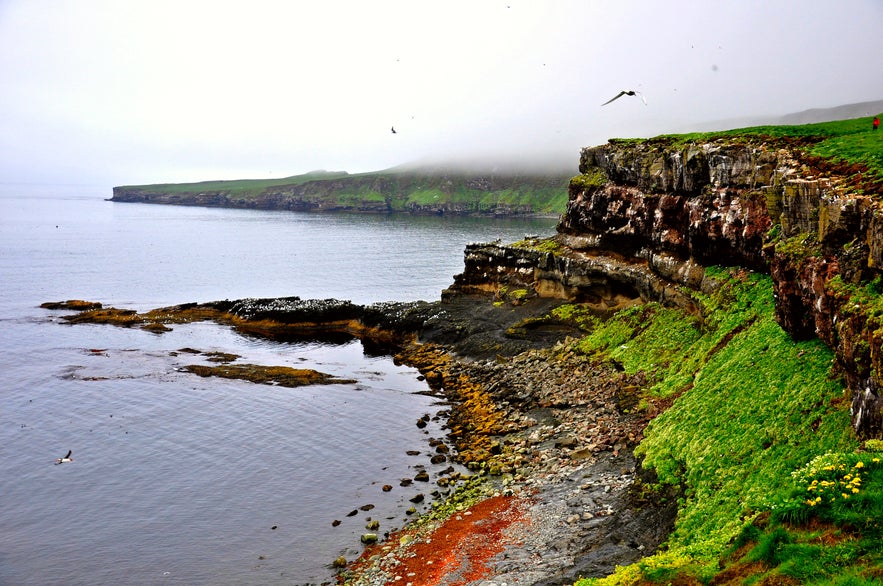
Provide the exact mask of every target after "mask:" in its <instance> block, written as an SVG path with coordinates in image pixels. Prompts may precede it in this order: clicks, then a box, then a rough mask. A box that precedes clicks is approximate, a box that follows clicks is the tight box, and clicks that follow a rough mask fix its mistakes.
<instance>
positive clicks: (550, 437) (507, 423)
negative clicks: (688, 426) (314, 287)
mask: <svg viewBox="0 0 883 586" xmlns="http://www.w3.org/2000/svg"><path fill="white" fill-rule="evenodd" d="M558 303H560V302H556V301H552V300H548V299H542V298H534V299H531V300H526V301H523V302H521V301H519V302H518V303H517V304H510V303H506V304H504V305H498V304H494V303H491V300H490V299H489V298H488V297H487V296H475V295H456V296H453V297H451V296H448V299H447V301H440V302H433V303H428V302H415V303H385V304H376V305H372V306H367V307H365V306H357V305H353V304H351V303H349V302H341V301H334V300H325V301H316V300H307V301H302V300H296V299H285V300H281V299H268V300H254V299H252V300H240V301H235V302H230V301H225V302H215V303H210V304H203V305H192V304H188V305H182V306H176V307H172V308H161V309H157V310H153V311H151V312H147V313H145V314H134V315H133V312H131V311H126V310H117V311H113V310H111V308H94V307H93V308H92V309H84V310H81V311H80V313H77V314H74V315H73V316H71V318H70V320H69V321H71V322H72V323H106V324H112V325H119V326H124V327H133V326H134V327H143V328H147V329H149V330H151V331H155V332H162V331H163V329H162V328H168V327H174V325H175V324H176V323H182V322H187V321H201V320H205V319H209V320H213V321H217V322H219V323H228V324H231V325H233V326H234V327H236V328H238V329H241V330H243V331H248V332H250V333H252V334H257V335H264V336H267V337H274V336H287V335H292V334H293V333H299V334H301V335H306V336H314V335H319V334H321V333H322V332H326V333H327V332H336V333H345V334H348V335H351V336H354V337H358V338H359V339H361V340H362V341H363V343H367V344H373V345H375V346H376V347H378V348H383V349H385V350H386V351H388V352H390V353H391V354H393V355H394V359H395V360H396V361H399V362H401V363H404V364H408V365H410V366H414V367H416V368H417V369H418V370H420V372H421V374H422V375H423V376H425V377H426V380H427V382H428V383H429V385H430V387H431V388H432V389H433V390H434V391H435V392H437V393H439V394H441V395H443V396H444V397H445V398H446V399H447V400H448V401H450V403H451V409H450V412H449V417H448V422H447V429H446V431H447V434H448V438H447V439H448V442H447V443H448V444H449V445H450V446H452V448H451V454H450V455H449V457H450V458H451V459H452V460H454V461H456V462H457V463H459V464H461V465H463V466H465V467H466V468H467V469H468V470H469V473H468V474H451V475H447V476H444V475H443V476H439V477H438V478H435V479H433V480H434V481H435V482H436V484H438V485H439V487H440V489H441V490H440V491H439V492H436V493H435V497H436V500H435V501H434V502H433V505H432V507H431V509H430V511H429V512H428V513H426V514H425V515H424V516H423V517H421V518H419V519H415V520H414V521H413V522H412V523H410V524H409V525H407V526H405V527H404V528H403V529H402V530H401V531H399V532H397V533H394V534H393V535H390V536H387V537H386V538H385V539H384V540H382V541H380V542H379V543H378V544H376V545H371V546H368V547H366V549H365V550H364V552H363V554H362V555H361V556H360V557H359V558H357V559H355V560H336V561H335V562H334V565H335V566H337V567H340V566H344V565H345V567H344V568H342V569H341V571H340V573H339V576H338V583H339V584H351V585H357V586H367V585H370V586H376V585H380V584H388V583H397V584H407V583H409V582H410V583H412V584H413V585H414V586H416V585H417V584H429V583H434V584H464V585H466V584H476V585H477V584H484V585H486V586H487V585H489V584H496V583H500V584H502V583H506V584H509V585H513V584H515V585H527V584H549V585H551V584H561V583H573V582H574V581H575V580H576V579H578V578H580V577H588V576H595V577H600V576H605V575H608V574H609V573H611V572H612V571H613V570H614V568H615V566H616V565H626V564H629V563H631V562H634V561H636V560H638V559H639V558H641V557H643V556H645V555H647V554H648V553H650V552H652V551H653V550H654V549H655V548H656V547H657V546H658V545H659V543H660V542H661V541H662V540H663V539H664V538H665V536H666V535H667V534H668V531H669V530H670V528H671V525H672V523H673V521H674V514H675V508H674V507H675V503H676V498H669V499H667V500H666V499H662V501H659V500H654V501H653V502H650V501H649V500H648V499H646V498H643V497H642V491H641V487H642V486H643V485H644V483H647V482H653V479H652V478H647V477H645V476H644V473H643V472H642V471H641V470H640V467H639V466H638V465H637V464H636V462H635V460H634V458H633V456H632V448H633V447H634V446H635V445H637V443H638V442H639V441H640V440H641V438H642V432H643V429H644V426H645V425H646V423H647V421H649V419H651V418H652V416H653V415H654V414H655V413H656V408H654V407H651V408H650V409H645V410H641V411H640V414H636V413H634V412H632V410H631V407H633V406H634V401H635V400H636V397H635V396H631V395H630V394H629V389H636V388H638V386H639V385H640V383H641V381H640V380H633V379H635V376H631V377H630V376H627V375H625V374H624V373H622V372H620V371H618V370H617V369H616V368H615V367H614V366H612V365H610V364H604V363H600V362H595V361H593V360H592V359H591V358H590V357H586V356H582V355H579V356H578V355H575V354H574V353H572V352H570V351H568V350H567V349H566V347H567V346H566V344H565V342H566V341H569V340H570V339H572V338H570V336H571V335H577V334H578V328H577V327H576V325H575V324H557V325H556V327H555V328H553V329H551V330H546V329H543V328H535V329H529V330H528V331H527V332H523V333H521V334H519V335H518V336H512V335H511V332H512V327H513V325H516V324H523V323H525V321H529V320H531V319H532V318H536V317H537V316H539V315H546V314H548V312H549V310H550V308H552V307H554V306H555V305H556V304H558ZM65 307H66V308H68V309H69V308H72V307H89V306H88V305H82V304H76V303H73V304H72V303H70V302H69V303H68V305H67V306H64V305H63V306H62V308H65ZM109 316H111V317H110V318H109ZM113 316H119V318H120V321H119V322H116V323H115V322H114V321H113ZM159 326H162V327H159ZM507 332H509V334H510V335H508V336H507V335H506V333H507ZM418 334H419V335H418ZM221 376H223V374H221ZM638 378H640V377H638ZM663 407H664V406H659V408H663ZM449 489H453V490H452V491H451V492H450V494H448V495H447V496H445V495H444V494H443V493H446V492H447V491H448V490H449ZM671 496H672V497H674V495H671ZM657 497H658V494H657ZM328 563H329V567H330V565H331V563H332V560H328ZM409 574H411V575H410V576H409ZM427 580H428V581H427ZM494 580H496V581H498V582H494Z"/></svg>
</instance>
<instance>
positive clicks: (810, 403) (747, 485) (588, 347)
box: [575, 269, 883, 585]
mask: <svg viewBox="0 0 883 586" xmlns="http://www.w3.org/2000/svg"><path fill="white" fill-rule="evenodd" d="M711 271H712V272H713V273H714V276H715V277H716V278H718V279H720V280H721V281H722V282H724V283H726V284H725V285H724V286H723V287H721V288H720V289H719V290H718V291H717V292H716V293H714V294H713V295H711V296H704V295H701V294H699V293H696V294H695V297H696V299H697V300H698V301H700V303H701V304H702V307H703V317H702V318H696V317H691V316H688V315H685V314H683V313H681V312H680V311H678V310H675V309H669V308H663V307H660V306H658V305H656V304H648V305H645V306H641V307H637V308H632V309H629V310H626V311H624V312H621V313H620V314H618V315H617V316H615V317H614V318H613V319H611V320H609V321H607V322H605V323H602V324H599V325H598V326H597V328H596V329H595V330H594V331H593V332H592V333H591V334H589V335H588V336H586V337H585V338H583V339H582V340H580V341H578V342H576V343H575V348H576V349H578V350H579V351H581V352H585V353H589V354H595V355H598V356H600V357H607V358H609V359H612V360H616V361H617V362H619V363H621V364H622V365H623V367H624V368H625V370H626V371H627V372H635V371H640V370H643V371H645V372H647V373H650V374H651V375H652V376H651V377H650V378H651V381H652V384H651V386H650V387H649V388H648V389H647V390H646V397H645V400H644V402H643V403H642V405H641V406H639V408H644V409H647V408H652V407H651V405H652V404H653V403H655V402H656V401H658V400H660V399H663V398H666V397H669V398H670V397H677V399H676V400H675V401H674V403H673V405H672V406H671V407H670V408H669V409H668V410H667V411H665V412H663V413H662V415H660V416H658V417H657V418H656V419H654V420H653V422H652V423H651V425H650V426H649V427H648V429H647V433H646V439H645V440H644V441H643V442H642V443H641V444H640V446H639V448H638V453H639V454H640V455H642V456H643V457H644V459H645V460H644V463H645V466H647V467H650V468H653V469H654V470H655V471H656V472H657V474H658V477H659V483H660V484H659V485H654V486H646V487H644V490H645V493H646V494H650V495H652V494H654V493H655V491H656V490H658V489H659V488H660V487H661V485H662V484H675V485H680V486H681V487H682V488H683V490H684V495H683V497H682V500H681V502H680V507H679V515H678V519H677V523H676V526H675V530H674V532H673V534H672V535H671V536H670V538H669V540H668V542H667V544H666V549H665V550H664V551H662V552H660V553H657V554H656V555H654V556H651V557H649V558H645V559H644V560H642V561H641V562H640V563H638V564H635V565H633V566H629V567H627V568H619V569H618V570H617V572H616V573H615V574H613V575H612V576H610V577H608V578H605V579H601V580H586V581H581V582H579V584H595V585H601V584H604V585H607V584H634V583H637V582H638V581H640V580H643V581H649V582H653V583H656V582H658V583H663V584H665V583H668V582H669V581H671V580H672V579H675V578H678V579H679V580H681V581H683V582H679V583H705V582H707V581H709V580H710V579H711V578H712V577H714V576H715V575H716V574H718V573H720V571H721V567H728V566H733V567H739V564H742V563H744V559H743V557H745V556H750V555H754V556H758V555H760V553H758V552H756V551H754V550H755V549H757V548H758V547H761V545H760V544H761V543H762V542H763V539H764V537H765V536H766V535H771V534H779V533H777V532H781V531H785V532H786V533H785V535H787V537H785V538H782V537H781V535H780V540H781V539H784V542H787V543H793V544H799V543H802V542H805V541H809V542H810V543H809V544H804V545H803V546H802V548H798V547H796V546H795V551H798V550H799V551H800V552H801V553H800V555H805V554H806V551H805V550H806V548H807V547H810V548H815V549H816V550H818V551H815V550H814V553H813V557H814V559H815V558H818V559H824V560H825V561H824V563H819V564H816V565H814V566H813V570H812V571H813V572H815V576H816V579H817V580H818V581H819V582H818V583H827V582H826V581H827V580H830V579H831V578H832V577H834V576H838V575H841V574H844V573H846V572H853V573H855V574H858V573H859V571H860V570H861V571H865V570H866V568H864V567H863V564H865V565H868V566H869V567H872V568H875V569H876V570H880V571H883V560H881V559H880V557H881V556H880V549H879V547H878V548H877V549H876V551H873V550H872V548H871V550H870V551H869V547H868V542H867V539H865V538H862V539H865V541H862V539H859V538H858V537H856V539H853V540H852V542H853V545H854V547H853V550H852V551H850V552H848V555H847V554H846V553H844V551H843V550H844V546H843V544H839V543H838V544H836V548H837V549H838V551H839V553H838V554H836V555H835V554H834V553H831V552H828V553H829V554H830V555H827V556H826V555H822V553H823V552H826V551H827V550H828V546H826V545H825V544H824V543H813V539H815V538H814V537H813V536H810V537H807V535H809V534H810V533H811V530H809V529H806V528H803V527H802V526H795V527H792V526H790V525H786V524H785V523H786V521H789V520H793V519H795V518H801V519H804V520H805V519H808V518H810V517H812V516H813V515H815V516H816V517H817V515H816V513H818V512H819V511H820V510H821V509H820V508H816V507H815V505H813V506H810V505H808V504H807V503H806V501H807V500H808V499H807V496H806V492H805V487H806V486H807V484H808V483H806V482H804V483H803V484H802V485H801V483H800V482H798V481H796V480H795V477H794V476H792V475H793V474H795V473H797V471H799V470H801V469H802V468H804V467H805V466H807V465H808V464H809V463H810V462H811V461H812V460H813V459H814V458H816V457H817V456H821V455H824V454H829V453H837V454H839V453H843V454H853V455H852V456H848V457H849V458H853V457H856V456H854V452H855V450H856V449H858V448H859V442H857V441H856V440H855V438H854V437H853V435H852V431H851V426H850V417H849V401H848V399H847V396H846V394H845V389H844V388H843V387H842V386H841V384H840V383H839V381H838V380H836V378H834V377H833V376H832V373H831V367H832V363H833V362H832V359H833V353H832V352H831V351H830V349H828V348H827V347H825V346H824V345H823V344H821V343H820V342H818V341H809V342H800V343H795V342H793V341H792V340H791V338H790V337H789V336H788V335H787V334H786V333H785V332H784V331H783V330H782V329H781V328H780V327H779V326H778V324H777V323H776V321H775V316H774V312H773V297H772V283H771V280H770V278H769V277H768V276H764V275H759V274H754V273H745V272H742V271H739V270H732V271H721V270H719V269H712V270H711ZM881 456H883V454H881ZM865 460H866V461H867V463H868V469H869V470H870V469H872V468H873V466H872V465H871V462H870V460H869V458H865ZM861 488H862V490H864V491H866V493H865V494H868V495H877V496H878V497H880V496H883V469H881V473H880V474H877V476H876V477H874V478H870V477H869V478H868V480H867V482H866V484H865V485H864V486H862V487H861ZM855 502H857V501H855ZM875 502H876V505H874V506H877V508H879V507H880V506H883V499H879V498H878V499H877V500H876V501H874V499H873V498H871V503H875ZM868 506H870V505H868ZM862 514H863V513H861V512H860V513H859V514H858V515H859V516H861V515H862ZM776 515H778V516H776ZM783 527H787V528H786V529H783ZM819 527H821V525H817V526H816V529H815V531H816V532H819V531H823V529H820V528H819ZM752 531H754V533H752ZM824 531H827V532H828V533H829V534H835V533H836V534H838V535H839V534H841V533H842V531H843V530H842V528H840V527H838V526H837V525H836V524H833V525H830V526H829V527H827V528H826V529H824ZM877 533H879V532H876V533H874V535H875V536H876V535H877ZM745 535H748V536H751V537H753V539H748V538H745V537H744V536H745ZM740 536H742V539H743V543H742V544H741V545H743V546H744V547H743V550H744V551H741V555H740V556H734V555H733V551H731V549H730V545H731V544H733V543H734V542H736V541H737V540H738V539H740ZM755 543H757V544H758V545H755ZM767 545H768V544H767ZM830 547H835V545H831V546H830ZM777 555H778V556H779V557H780V558H781V559H779V558H776V559H777V560H778V561H777V563H767V562H764V563H762V564H755V565H754V566H752V567H751V572H750V574H751V575H754V576H758V575H764V574H769V575H789V574H788V572H789V571H790V572H791V575H793V574H795V573H797V571H798V570H799V571H800V572H803V573H805V572H806V568H805V567H800V568H797V567H796V566H795V565H794V564H791V565H790V566H789V565H787V564H786V562H787V561H788V559H789V557H788V555H787V554H786V553H782V552H779V553H778V554H777ZM795 555H796V554H795ZM727 556H730V557H727ZM838 556H839V557H838ZM805 564H806V561H804V562H802V566H805ZM798 565H800V564H798ZM783 568H784V569H783ZM789 568H790V570H789ZM801 580H802V579H801ZM860 583H861V582H860Z"/></svg>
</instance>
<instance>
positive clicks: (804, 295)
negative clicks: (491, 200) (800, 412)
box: [448, 133, 883, 438]
mask: <svg viewBox="0 0 883 586" xmlns="http://www.w3.org/2000/svg"><path fill="white" fill-rule="evenodd" d="M868 134H870V133H868ZM874 137H876V136H874ZM877 138H878V137H877ZM822 140H823V137H813V136H810V137H797V138H794V137H781V136H780V137H773V136H765V135H763V134H758V135H740V136H733V137H727V136H719V137H716V138H703V139H702V140H692V139H690V138H689V136H687V137H661V138H658V139H651V140H646V141H632V140H628V141H625V140H611V141H610V142H609V143H608V144H605V145H600V146H595V147H590V148H585V149H583V150H582V152H581V156H580V166H579V169H580V175H579V176H577V177H574V178H573V179H572V180H571V183H570V187H569V200H568V203H567V208H566V212H565V214H564V215H563V217H562V219H561V221H560V223H559V225H558V235H557V236H555V237H554V238H552V239H550V240H548V241H535V242H527V241H526V242H522V243H515V244H514V245H512V246H500V245H487V244H478V245H471V246H470V247H468V248H467V250H466V270H465V271H464V272H463V273H462V274H461V275H458V276H457V277H456V279H455V283H454V285H453V286H452V287H451V289H450V290H449V291H448V295H450V294H451V293H452V292H465V293H482V292H490V291H495V290H499V289H500V287H506V288H509V289H512V288H523V289H524V290H526V291H528V292H529V294H531V295H536V296H540V297H558V298H563V299H570V300H575V301H579V302H583V303H589V304H590V305H592V306H594V307H595V308H596V309H597V310H598V311H603V312H612V311H615V310H617V309H620V308H622V307H625V306H627V305H629V304H634V303H641V302H646V301H658V302H662V303H663V304H667V305H677V306H680V307H682V308H686V309H691V307H692V308H693V309H694V310H696V311H698V309H696V308H695V307H693V303H692V301H691V297H690V295H687V294H684V288H685V287H686V288H688V289H692V290H708V289H710V288H713V287H714V282H713V281H712V280H710V279H708V278H707V277H706V276H705V275H706V271H705V268H706V267H710V266H741V267H744V268H747V269H750V270H752V271H757V272H762V273H767V274H769V275H771V276H772V279H773V283H774V285H773V287H774V296H775V307H776V317H777V320H778V322H779V324H780V325H781V326H782V328H783V329H784V330H785V331H787V332H788V333H789V334H790V335H791V336H792V337H793V338H794V339H795V340H802V339H808V338H811V337H816V336H817V337H818V338H820V339H821V340H822V341H823V342H824V343H825V344H826V345H828V346H829V347H830V348H832V349H833V350H834V352H835V355H836V363H837V367H838V370H839V372H840V374H842V376H843V378H844V380H845V382H846V384H847V386H848V388H849V389H850V391H851V393H852V417H853V425H854V428H855V431H856V432H857V434H858V435H859V436H860V437H871V438H879V437H883V401H881V398H880V389H881V386H883V378H881V377H883V375H881V374H880V373H881V372H883V369H881V367H883V334H881V333H880V332H881V331H883V329H881V328H883V312H881V311H880V309H881V307H883V304H881V301H880V300H879V292H880V291H881V290H883V275H881V267H883V211H881V203H880V195H881V194H883V181H881V175H880V174H879V173H878V172H877V171H876V170H875V169H873V168H872V167H870V166H869V165H868V164H863V163H848V162H843V161H840V162H836V161H834V160H831V159H828V158H824V157H820V156H817V155H813V154H811V152H810V151H811V148H813V147H814V146H815V145H817V144H819V143H820V142H821V141H822Z"/></svg>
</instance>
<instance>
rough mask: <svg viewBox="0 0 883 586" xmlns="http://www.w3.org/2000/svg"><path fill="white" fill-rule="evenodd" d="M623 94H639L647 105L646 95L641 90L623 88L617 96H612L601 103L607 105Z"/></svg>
mask: <svg viewBox="0 0 883 586" xmlns="http://www.w3.org/2000/svg"><path fill="white" fill-rule="evenodd" d="M623 96H639V97H640V98H641V101H642V102H644V105H645V106H646V105H647V98H645V97H644V94H642V93H641V92H636V91H635V90H622V91H621V92H619V93H618V94H616V95H615V96H613V97H612V98H610V99H609V100H607V101H606V102H604V103H603V104H601V105H602V106H606V105H607V104H609V103H610V102H612V101H613V100H618V99H619V98H621V97H623Z"/></svg>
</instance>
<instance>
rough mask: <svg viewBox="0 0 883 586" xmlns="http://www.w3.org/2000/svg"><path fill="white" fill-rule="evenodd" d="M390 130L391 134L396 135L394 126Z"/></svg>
mask: <svg viewBox="0 0 883 586" xmlns="http://www.w3.org/2000/svg"><path fill="white" fill-rule="evenodd" d="M390 130H391V131H392V133H393V134H397V133H396V127H395V126H393V127H392V128H390Z"/></svg>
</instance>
